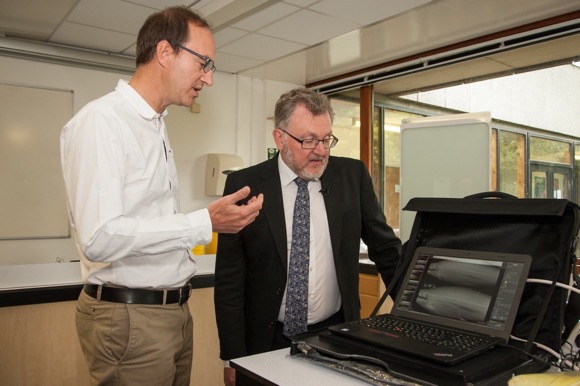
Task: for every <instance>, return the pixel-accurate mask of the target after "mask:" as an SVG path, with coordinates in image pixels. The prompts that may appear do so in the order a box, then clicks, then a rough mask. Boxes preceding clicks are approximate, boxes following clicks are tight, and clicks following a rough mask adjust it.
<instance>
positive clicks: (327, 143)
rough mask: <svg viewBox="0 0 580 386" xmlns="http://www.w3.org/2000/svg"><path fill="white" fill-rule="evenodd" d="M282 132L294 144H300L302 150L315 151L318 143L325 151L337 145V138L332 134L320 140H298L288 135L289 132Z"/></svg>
mask: <svg viewBox="0 0 580 386" xmlns="http://www.w3.org/2000/svg"><path fill="white" fill-rule="evenodd" d="M282 131H283V132H285V133H286V134H288V135H289V136H290V137H291V138H292V139H294V140H295V141H296V142H300V145H302V148H303V149H315V148H316V146H318V142H322V146H324V148H325V149H332V148H333V147H335V146H336V144H337V143H338V138H336V137H335V136H334V135H332V134H331V135H329V136H328V137H324V138H322V139H299V138H296V137H295V136H293V135H292V134H290V133H289V132H287V131H286V130H282Z"/></svg>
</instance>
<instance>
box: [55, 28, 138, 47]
mask: <svg viewBox="0 0 580 386" xmlns="http://www.w3.org/2000/svg"><path fill="white" fill-rule="evenodd" d="M51 41H52V42H54V43H60V44H66V45H70V46H76V47H87V48H91V49H95V50H102V51H107V52H113V53H120V52H122V51H123V50H125V49H126V48H127V47H129V46H130V45H131V44H133V43H135V36H133V35H129V34H124V33H120V32H114V31H109V30H105V29H100V28H95V27H91V26H86V25H80V24H76V23H63V24H62V25H61V26H60V28H59V29H58V30H57V31H56V33H55V34H54V35H53V37H52V39H51Z"/></svg>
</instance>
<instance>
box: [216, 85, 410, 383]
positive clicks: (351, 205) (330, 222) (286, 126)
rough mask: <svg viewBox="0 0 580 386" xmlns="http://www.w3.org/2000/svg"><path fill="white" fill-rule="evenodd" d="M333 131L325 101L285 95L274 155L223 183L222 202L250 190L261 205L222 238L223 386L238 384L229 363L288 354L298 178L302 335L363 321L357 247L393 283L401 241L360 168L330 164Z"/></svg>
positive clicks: (306, 93)
mask: <svg viewBox="0 0 580 386" xmlns="http://www.w3.org/2000/svg"><path fill="white" fill-rule="evenodd" d="M332 122H333V111H332V107H331V105H330V101H329V99H328V98H327V97H326V96H325V95H323V94H319V93H316V92H313V91H311V90H307V89H295V90H292V91H290V92H288V93H286V94H284V95H282V96H281V97H280V99H279V100H278V102H277V104H276V108H275V127H276V128H275V129H274V131H273V136H274V140H275V142H276V146H277V148H278V150H279V154H278V156H276V157H275V158H273V159H270V160H268V161H265V162H262V163H260V164H258V165H255V166H252V167H249V168H246V169H243V170H240V171H238V172H234V173H232V174H230V175H229V176H228V178H227V181H226V186H225V189H224V194H229V193H231V192H234V191H236V190H238V189H240V188H241V187H243V186H249V187H250V188H251V196H256V195H258V194H263V195H264V203H263V206H262V211H261V212H260V214H259V216H258V217H257V218H256V220H255V221H254V222H253V223H252V224H250V225H248V226H247V227H246V228H244V229H243V230H242V231H240V232H239V233H237V234H220V235H219V238H218V250H217V259H216V270H215V310H216V318H217V325H218V332H219V338H220V348H221V354H220V357H221V358H222V359H223V360H225V361H226V363H225V365H226V368H225V373H224V375H225V381H226V385H228V384H233V382H234V380H235V372H234V370H233V369H230V368H229V367H228V363H227V361H228V360H229V359H233V358H238V357H242V356H246V355H252V354H257V353H261V352H265V351H271V350H276V349H280V348H284V347H289V346H290V343H291V334H290V333H288V332H287V331H285V329H284V324H285V323H284V322H285V321H286V320H291V318H289V316H288V314H286V308H287V307H286V306H287V304H288V296H287V292H288V287H287V286H288V282H290V280H291V279H290V277H289V274H288V271H289V266H291V263H290V262H291V261H292V259H291V258H290V257H291V243H292V233H293V232H292V223H293V211H294V206H295V200H296V196H297V192H298V186H297V184H298V182H296V183H294V182H295V181H294V180H295V179H297V178H296V177H299V178H300V179H303V180H307V181H308V187H307V189H308V197H309V208H310V209H309V211H310V215H309V218H310V223H309V234H310V238H309V241H308V244H309V250H308V252H307V255H309V256H308V257H309V261H308V263H307V264H308V266H307V270H306V272H307V273H306V275H305V276H307V277H308V281H307V296H304V297H305V298H306V297H307V303H308V308H307V319H308V320H307V327H306V329H307V330H315V329H318V328H322V327H326V326H330V325H333V324H337V323H339V322H342V321H345V320H346V321H348V320H355V319H359V318H360V300H359V293H358V284H359V248H360V240H361V238H362V240H363V241H364V242H365V244H366V245H367V246H368V254H369V258H370V259H371V260H373V261H374V262H375V264H376V267H377V269H378V271H379V273H380V274H381V276H382V279H383V281H384V282H385V283H388V281H389V280H390V279H391V278H392V277H393V275H394V272H395V269H396V265H397V262H398V260H399V256H400V252H401V241H400V240H399V239H398V238H397V237H396V236H395V234H394V232H393V230H392V229H391V227H390V226H389V225H387V223H386V219H385V216H384V214H383V210H382V208H381V206H380V205H379V203H378V201H377V198H376V195H375V193H374V189H373V186H372V181H371V178H370V176H369V173H368V171H367V169H366V168H365V166H364V164H363V163H362V162H361V161H359V160H355V159H350V158H341V157H330V148H332V147H334V145H335V144H336V142H337V141H338V140H337V139H336V137H334V136H333V135H332ZM240 204H241V205H243V204H245V202H240ZM296 205H298V204H296ZM295 232H296V231H295ZM296 233H297V232H296ZM290 271H291V268H290ZM290 276H291V275H290ZM287 279H288V280H287ZM305 293H306V292H305ZM305 302H306V300H305ZM291 317H292V318H293V315H291ZM287 327H288V326H287ZM303 330H304V329H303ZM295 332H296V331H294V333H295Z"/></svg>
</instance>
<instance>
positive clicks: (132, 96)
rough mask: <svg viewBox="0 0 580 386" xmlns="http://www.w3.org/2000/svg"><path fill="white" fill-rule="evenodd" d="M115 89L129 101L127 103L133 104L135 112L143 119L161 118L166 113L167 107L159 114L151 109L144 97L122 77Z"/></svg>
mask: <svg viewBox="0 0 580 386" xmlns="http://www.w3.org/2000/svg"><path fill="white" fill-rule="evenodd" d="M116 90H117V91H118V92H119V93H120V94H121V95H123V96H124V97H125V98H126V99H127V101H128V102H129V104H131V106H133V108H134V109H135V111H137V113H139V115H141V116H142V117H143V118H145V119H148V120H153V119H155V118H163V117H164V116H166V115H167V109H165V110H163V112H162V113H161V114H159V113H157V111H155V110H153V108H152V107H151V106H149V103H147V102H146V101H145V99H143V97H142V96H141V95H139V93H138V92H137V91H136V90H135V89H134V88H133V87H131V86H130V85H129V82H127V81H126V80H124V79H120V80H119V82H118V83H117V88H116Z"/></svg>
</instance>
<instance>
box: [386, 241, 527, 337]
mask: <svg viewBox="0 0 580 386" xmlns="http://www.w3.org/2000/svg"><path fill="white" fill-rule="evenodd" d="M530 264H531V257H530V256H528V255H518V254H505V253H490V252H479V251H465V250H454V249H439V248H426V247H421V248H417V250H416V251H415V255H414V257H413V260H412V261H411V264H410V266H409V269H408V270H407V274H406V276H405V279H404V282H403V285H402V287H401V290H400V291H399V294H398V296H397V299H396V302H395V305H394V307H393V310H392V312H391V313H392V314H394V315H398V316H403V317H406V318H410V319H416V320H420V321H425V322H431V323H435V324H439V325H443V326H446V327H454V328H461V329H464V330H469V331H477V332H481V333H485V334H488V335H491V336H499V337H503V338H505V339H507V338H508V337H509V334H510V333H511V329H512V327H513V323H514V320H515V317H516V314H517V308H518V305H519V301H520V298H521V294H522V291H523V288H524V285H525V282H526V279H527V276H528V272H529V268H530Z"/></svg>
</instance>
